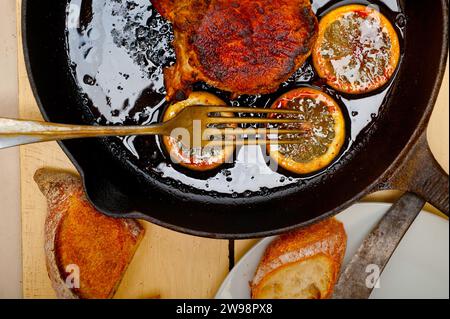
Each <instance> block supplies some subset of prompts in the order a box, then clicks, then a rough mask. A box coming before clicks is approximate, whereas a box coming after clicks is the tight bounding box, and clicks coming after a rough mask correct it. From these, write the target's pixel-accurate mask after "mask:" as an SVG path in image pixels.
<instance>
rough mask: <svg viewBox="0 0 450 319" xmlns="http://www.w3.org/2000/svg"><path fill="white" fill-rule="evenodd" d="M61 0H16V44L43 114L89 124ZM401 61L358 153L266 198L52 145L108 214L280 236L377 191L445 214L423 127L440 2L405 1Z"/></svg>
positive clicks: (79, 146) (440, 71)
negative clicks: (420, 201)
mask: <svg viewBox="0 0 450 319" xmlns="http://www.w3.org/2000/svg"><path fill="white" fill-rule="evenodd" d="M65 9H66V1H51V0H47V1H43V0H41V1H36V0H34V1H33V0H24V1H23V11H22V14H23V26H22V28H23V40H24V41H23V43H24V52H25V60H26V64H27V68H28V73H29V77H30V81H31V86H32V89H33V92H34V94H35V97H36V99H37V102H38V105H39V107H40V109H41V111H42V113H43V115H44V117H45V119H46V120H49V121H53V122H60V123H74V124H75V123H77V124H78V123H90V121H91V118H90V116H89V113H88V112H86V110H85V109H84V106H83V101H82V95H81V93H80V92H79V91H78V89H77V86H76V84H75V83H74V79H73V77H72V74H71V72H70V66H69V65H68V59H67V55H66V48H65V33H64V32H65V16H66V15H65ZM404 10H405V14H406V16H407V18H408V25H407V28H406V31H405V32H406V34H405V52H406V54H405V57H404V59H403V62H402V64H401V68H400V70H399V74H398V78H397V80H396V82H395V84H394V87H393V89H392V92H391V94H390V96H389V98H388V101H387V106H386V107H387V110H386V112H384V114H383V116H382V117H381V118H379V119H378V122H377V125H376V127H374V128H373V129H372V130H371V132H370V136H368V137H367V141H365V146H364V148H362V149H358V147H356V148H355V150H354V151H353V152H354V154H353V155H352V158H351V160H350V161H349V162H348V163H346V164H345V165H341V166H340V167H339V169H338V170H336V171H330V172H329V173H327V174H326V176H325V177H324V178H323V179H322V181H321V182H318V183H313V184H311V185H309V186H308V187H306V188H301V189H300V188H299V189H296V188H295V187H293V188H291V189H288V190H284V191H282V192H274V193H272V194H269V195H267V196H256V197H250V198H231V197H227V196H218V197H217V196H216V197H213V196H209V195H207V194H206V195H205V194H201V195H199V194H189V193H185V192H183V191H182V190H179V189H177V188H174V187H169V186H167V185H165V184H163V183H159V182H158V181H157V180H154V179H152V178H150V177H149V176H148V175H147V174H145V173H144V172H143V171H141V170H139V168H137V167H136V166H134V165H133V164H132V163H131V162H129V161H127V160H126V159H125V157H124V156H123V154H122V153H121V152H120V151H118V150H115V149H114V148H111V147H110V145H108V140H105V139H93V140H72V141H66V142H62V143H60V145H61V147H62V148H63V149H64V151H65V152H66V154H67V155H68V156H69V157H70V159H71V160H72V161H73V163H74V164H75V165H76V167H77V168H78V170H79V172H80V173H81V175H82V177H83V179H84V183H85V187H86V191H87V194H88V197H89V199H90V200H91V201H92V203H93V204H94V205H95V206H96V207H97V208H98V209H99V210H100V211H102V212H104V213H105V214H107V215H110V216H114V217H131V218H140V219H145V220H148V221H150V222H153V223H156V224H159V225H161V226H164V227H167V228H170V229H173V230H176V231H180V232H184V233H189V234H193V235H198V236H205V237H212V238H230V239H231V238H236V239H243V238H253V237H260V236H269V235H275V234H279V233H282V232H285V231H288V230H291V229H293V228H296V227H299V226H305V225H308V224H310V223H314V222H316V221H319V220H321V219H324V218H327V217H330V216H332V215H334V214H336V213H338V212H340V211H342V210H343V209H344V208H346V207H348V206H349V205H351V204H352V203H354V202H355V201H357V200H359V199H361V198H362V197H363V196H365V195H367V194H369V193H371V192H374V191H377V190H381V189H398V190H403V191H410V192H414V193H416V194H417V195H418V196H421V197H422V198H424V199H426V200H427V201H429V202H430V203H431V204H433V205H434V206H436V207H437V208H438V209H440V210H442V211H443V212H444V213H445V214H447V215H448V212H449V203H448V199H449V197H448V176H447V175H446V174H445V172H444V171H443V170H442V169H441V167H440V166H439V165H438V164H437V162H436V161H435V160H434V158H433V156H432V154H431V152H430V150H429V147H428V144H427V141H426V127H427V124H428V120H429V118H430V115H431V112H432V110H433V106H434V103H435V101H436V97H437V94H438V92H439V88H440V85H441V81H442V78H443V75H444V70H445V63H446V59H447V50H448V4H447V1H446V0H441V1H405V3H404Z"/></svg>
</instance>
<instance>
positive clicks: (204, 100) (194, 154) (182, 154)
mask: <svg viewBox="0 0 450 319" xmlns="http://www.w3.org/2000/svg"><path fill="white" fill-rule="evenodd" d="M192 105H205V106H207V105H226V103H225V102H224V101H222V100H221V99H219V98H218V97H217V96H215V95H212V94H210V93H207V92H193V93H191V94H190V96H189V98H188V99H187V100H184V101H181V102H178V103H175V104H172V105H170V106H169V107H168V108H167V110H166V112H165V113H164V117H163V122H167V121H169V120H171V119H173V118H174V117H175V116H176V115H177V114H178V113H180V112H181V111H182V110H183V109H184V108H186V107H188V106H192ZM221 116H224V117H233V116H234V114H233V113H225V112H224V113H222V114H221ZM163 142H164V146H165V148H166V150H167V151H168V153H169V154H170V156H171V159H172V161H173V162H174V163H176V164H179V165H181V166H183V167H186V168H188V169H191V170H194V171H208V170H212V169H216V168H218V167H220V166H221V165H222V164H224V163H226V161H227V160H229V159H230V158H231V157H232V156H233V153H234V146H226V147H225V146H212V147H208V146H207V147H204V148H202V147H198V148H187V147H186V146H184V144H183V143H182V142H181V141H179V140H177V139H176V138H173V137H170V136H164V137H163Z"/></svg>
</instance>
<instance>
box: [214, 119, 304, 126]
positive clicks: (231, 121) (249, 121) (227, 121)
mask: <svg viewBox="0 0 450 319" xmlns="http://www.w3.org/2000/svg"><path fill="white" fill-rule="evenodd" d="M206 121H207V123H208V124H219V125H220V124H302V123H303V124H304V123H305V121H304V120H299V119H260V118H252V117H248V118H244V117H242V118H235V117H210V118H208V119H207V120H206Z"/></svg>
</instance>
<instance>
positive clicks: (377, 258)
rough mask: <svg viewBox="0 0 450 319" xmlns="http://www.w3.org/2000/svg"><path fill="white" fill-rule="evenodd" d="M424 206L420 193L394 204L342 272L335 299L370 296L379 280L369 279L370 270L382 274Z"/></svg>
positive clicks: (408, 194) (410, 194)
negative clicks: (369, 280)
mask: <svg viewBox="0 0 450 319" xmlns="http://www.w3.org/2000/svg"><path fill="white" fill-rule="evenodd" d="M424 205H425V201H424V200H423V199H421V198H420V197H418V196H417V195H414V194H412V193H405V194H404V195H403V196H402V197H401V198H400V199H399V200H398V201H397V202H396V203H395V204H394V205H393V206H392V207H391V209H390V210H389V211H388V212H387V213H386V214H385V215H384V217H383V218H382V220H381V221H380V222H379V223H378V225H377V226H376V227H375V229H374V230H373V231H372V232H371V233H370V234H369V236H368V237H366V239H365V240H364V242H363V244H362V245H361V246H360V248H359V249H358V252H357V253H356V255H355V256H354V257H353V258H352V260H351V261H350V263H349V264H348V265H347V266H346V267H345V268H344V270H343V271H342V273H341V277H340V279H339V281H338V283H337V285H336V287H335V289H334V295H333V299H368V298H369V297H370V294H371V293H372V291H373V289H374V287H375V283H376V280H375V282H373V277H372V278H371V279H372V281H371V282H368V279H369V277H370V272H372V271H374V270H377V272H378V275H381V273H382V272H383V270H384V268H385V267H386V265H387V263H388V262H389V259H390V258H391V256H392V254H393V253H394V251H395V249H396V248H397V247H398V244H399V243H400V241H401V240H402V238H403V236H404V235H405V234H406V232H407V231H408V229H409V227H410V226H411V225H412V223H413V222H414V220H415V219H416V217H417V216H418V215H419V213H420V212H421V211H422V209H423V207H424ZM377 279H379V278H377Z"/></svg>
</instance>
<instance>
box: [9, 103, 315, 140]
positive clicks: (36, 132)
mask: <svg viewBox="0 0 450 319" xmlns="http://www.w3.org/2000/svg"><path fill="white" fill-rule="evenodd" d="M224 113H228V114H224ZM230 113H244V114H252V115H257V114H259V115H269V114H274V115H299V114H300V112H298V111H295V110H278V109H261V108H248V107H225V106H218V105H216V106H201V105H193V106H189V107H187V108H185V109H183V110H182V111H181V112H180V113H178V114H177V115H176V116H175V117H174V118H173V119H171V120H169V121H167V122H164V123H158V124H152V125H148V126H95V125H68V124H58V123H51V122H44V121H27V120H18V119H8V118H0V149H3V148H7V147H12V146H18V145H25V144H31V143H39V142H47V141H59V140H67V139H75V138H91V137H106V136H134V135H161V136H172V137H174V138H177V139H180V135H178V133H179V132H180V129H181V130H182V131H183V132H185V133H188V134H189V135H188V136H190V137H192V136H195V134H198V133H200V134H201V138H200V139H201V143H202V144H201V145H202V147H203V146H205V145H206V144H207V145H216V144H221V145H223V146H226V145H229V144H233V145H264V144H269V143H270V144H296V143H299V142H300V139H298V137H297V138H295V136H298V134H305V133H306V132H308V131H309V130H310V128H309V127H308V124H307V123H305V121H302V120H300V119H298V118H276V119H275V118H274V119H272V118H267V117H266V118H257V117H255V116H250V117H241V118H237V117H230V115H229V114H230ZM238 124H265V125H266V126H268V125H275V124H298V126H299V128H298V129H273V128H267V129H266V128H259V129H247V128H237V125H238ZM174 134H175V135H174ZM279 134H293V136H294V138H283V139H280V138H279ZM296 134H297V135H296ZM253 135H255V137H253V138H249V137H248V136H253ZM218 137H222V140H217V138H218ZM236 137H240V138H236ZM223 138H225V139H223ZM189 145H191V144H189ZM197 145H198V144H197Z"/></svg>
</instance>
